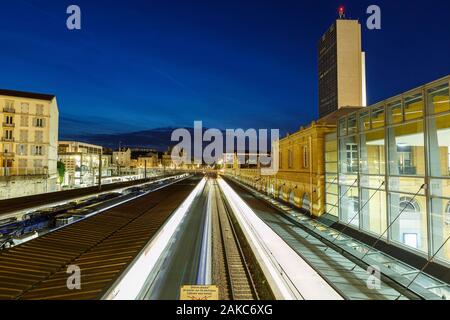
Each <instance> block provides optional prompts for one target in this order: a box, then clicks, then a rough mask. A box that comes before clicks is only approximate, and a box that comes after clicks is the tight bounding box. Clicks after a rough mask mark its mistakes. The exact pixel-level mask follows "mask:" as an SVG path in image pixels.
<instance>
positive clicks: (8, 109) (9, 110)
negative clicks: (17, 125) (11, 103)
mask: <svg viewBox="0 0 450 320" xmlns="http://www.w3.org/2000/svg"><path fill="white" fill-rule="evenodd" d="M3 112H6V113H16V109H14V108H3Z"/></svg>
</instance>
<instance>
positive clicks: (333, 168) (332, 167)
mask: <svg viewBox="0 0 450 320" xmlns="http://www.w3.org/2000/svg"><path fill="white" fill-rule="evenodd" d="M325 170H326V172H337V162H327V163H326V164H325Z"/></svg>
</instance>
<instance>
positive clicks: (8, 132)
mask: <svg viewBox="0 0 450 320" xmlns="http://www.w3.org/2000/svg"><path fill="white" fill-rule="evenodd" d="M4 137H5V139H6V140H7V141H10V140H12V139H13V131H12V130H5V133H4Z"/></svg>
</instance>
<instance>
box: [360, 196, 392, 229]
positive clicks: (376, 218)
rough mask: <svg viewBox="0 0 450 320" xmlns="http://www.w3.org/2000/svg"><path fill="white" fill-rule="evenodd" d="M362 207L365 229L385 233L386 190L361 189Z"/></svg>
mask: <svg viewBox="0 0 450 320" xmlns="http://www.w3.org/2000/svg"><path fill="white" fill-rule="evenodd" d="M361 207H362V209H361V220H362V228H363V230H365V231H368V232H371V233H375V234H377V235H381V234H382V233H384V231H385V230H386V228H387V213H386V192H385V191H377V190H369V189H364V188H363V189H361ZM385 236H386V237H387V235H385Z"/></svg>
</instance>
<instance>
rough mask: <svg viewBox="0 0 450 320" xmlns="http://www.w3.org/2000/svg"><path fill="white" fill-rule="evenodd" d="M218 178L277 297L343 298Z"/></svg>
mask: <svg viewBox="0 0 450 320" xmlns="http://www.w3.org/2000/svg"><path fill="white" fill-rule="evenodd" d="M218 182H219V186H220V188H221V189H222V191H223V193H224V194H225V196H226V198H227V199H228V202H229V204H230V206H231V209H232V210H233V212H234V213H235V216H236V219H237V221H238V223H239V225H240V226H241V229H242V231H243V233H244V235H245V237H246V238H247V241H248V242H249V245H250V247H251V248H252V250H253V252H254V254H255V256H256V259H257V260H258V262H259V265H260V267H261V269H262V271H263V273H264V275H265V276H266V279H267V281H268V282H269V285H270V287H271V289H272V291H273V293H274V295H275V298H276V299H277V300H343V298H342V297H341V296H340V295H339V294H338V293H337V292H336V291H335V290H334V289H333V287H331V286H330V285H329V284H328V283H327V282H326V281H325V280H324V279H323V278H322V277H321V276H320V275H319V274H318V273H317V272H316V271H315V270H314V269H313V268H311V266H310V265H309V264H308V263H306V262H305V261H304V260H303V259H302V258H301V257H300V256H299V255H298V254H297V253H296V252H295V251H294V250H293V249H292V248H291V247H290V246H289V245H288V244H287V243H286V242H285V241H284V240H283V239H282V238H281V237H280V236H279V235H278V234H276V233H275V232H274V231H273V230H272V229H271V228H270V227H269V226H268V225H267V224H266V223H264V221H263V220H261V219H260V218H259V217H258V216H257V215H256V214H255V213H254V212H253V211H252V209H251V208H250V207H249V206H248V205H247V204H246V203H245V202H244V201H243V200H242V199H241V198H240V197H239V195H238V194H237V193H236V192H235V191H234V190H233V189H232V188H231V187H230V186H229V185H228V184H227V183H226V182H225V181H224V180H223V179H222V178H219V179H218Z"/></svg>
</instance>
